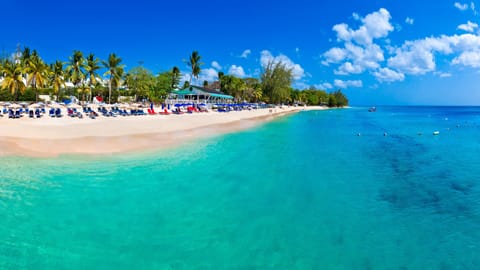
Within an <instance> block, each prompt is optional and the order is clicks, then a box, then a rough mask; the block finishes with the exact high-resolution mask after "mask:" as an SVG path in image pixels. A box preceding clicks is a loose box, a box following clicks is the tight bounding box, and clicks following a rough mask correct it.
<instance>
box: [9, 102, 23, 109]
mask: <svg viewBox="0 0 480 270" xmlns="http://www.w3.org/2000/svg"><path fill="white" fill-rule="evenodd" d="M8 107H9V108H11V109H19V108H22V105H20V104H16V103H14V104H10V105H9V106H8Z"/></svg>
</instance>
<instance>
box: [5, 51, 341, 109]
mask: <svg viewBox="0 0 480 270" xmlns="http://www.w3.org/2000/svg"><path fill="white" fill-rule="evenodd" d="M200 60H201V56H200V54H199V53H198V52H197V51H193V52H192V54H191V55H190V56H189V58H188V60H187V61H186V64H187V66H189V67H190V74H189V76H188V80H185V81H184V82H183V83H182V82H181V78H182V74H181V72H180V69H179V68H178V67H176V66H175V67H172V68H171V69H170V70H168V71H164V72H160V73H158V74H154V73H153V72H152V71H150V70H148V69H147V68H145V67H143V66H137V67H134V68H131V69H130V70H128V71H125V68H124V65H123V64H122V58H120V57H118V56H117V55H116V54H114V53H112V54H110V55H109V57H108V59H107V60H105V61H101V60H100V59H98V58H97V57H96V56H95V55H94V54H93V53H90V54H89V55H87V56H86V57H85V56H84V54H83V53H82V52H81V51H74V52H73V54H72V56H70V57H69V59H68V61H67V62H61V61H55V62H54V63H51V64H47V63H45V61H43V59H42V58H41V57H40V55H39V54H38V52H37V51H36V50H33V51H31V50H30V49H29V48H27V47H25V48H23V49H22V48H19V49H17V51H16V52H15V53H14V54H13V56H12V57H4V58H3V59H0V78H2V79H3V81H2V82H1V90H0V100H14V101H16V100H22V101H38V99H39V95H50V97H51V98H52V99H57V100H63V99H64V98H68V97H69V96H72V95H73V96H76V97H77V98H78V99H80V100H91V98H92V97H93V96H96V95H100V96H102V97H105V99H106V100H107V101H108V102H109V103H111V102H117V101H119V97H120V96H123V97H130V99H131V100H145V99H147V100H150V101H154V102H160V101H162V100H164V99H165V98H166V97H167V96H168V94H169V93H170V92H172V91H173V90H175V89H178V88H180V87H181V88H186V87H188V86H190V85H191V84H192V79H193V78H195V79H197V80H198V77H199V74H200V72H201V67H202V65H203V63H202V62H200ZM101 71H104V72H103V73H101ZM184 78H185V77H184ZM292 81H293V75H292V70H291V69H289V68H288V67H287V66H286V65H285V64H284V63H282V62H273V61H272V62H269V63H268V64H267V65H266V66H265V67H263V71H262V73H261V75H260V78H238V77H235V76H233V75H225V74H224V73H223V72H219V73H218V80H217V81H213V82H209V81H204V82H203V87H206V88H209V89H218V90H221V91H222V92H225V93H227V94H229V95H232V96H233V97H235V100H236V101H239V102H242V101H248V102H266V103H273V104H280V103H284V104H285V103H288V104H293V103H295V104H301V105H303V104H306V105H328V106H332V107H334V106H337V107H340V106H346V105H348V99H347V98H346V96H345V95H344V94H343V93H342V92H341V91H340V90H337V91H335V92H332V93H327V92H326V91H324V90H319V89H315V88H314V87H311V88H309V89H306V90H295V89H292V87H291V85H292Z"/></svg>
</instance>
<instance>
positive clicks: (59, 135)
mask: <svg viewBox="0 0 480 270" xmlns="http://www.w3.org/2000/svg"><path fill="white" fill-rule="evenodd" d="M324 109H326V107H321V106H315V107H306V108H304V107H286V106H285V107H283V108H279V107H277V108H273V109H258V110H244V111H232V112H229V113H219V112H213V111H210V112H206V113H193V114H183V115H147V116H127V117H121V116H119V117H115V118H113V117H98V118H97V119H89V118H83V119H78V118H71V117H67V116H64V117H62V118H50V117H48V116H44V117H42V118H41V119H31V118H28V116H26V117H23V118H20V119H8V117H6V116H4V117H2V118H0V155H21V156H34V157H51V156H58V155H60V154H113V153H120V152H130V151H144V150H150V149H162V148H167V147H173V146H176V145H178V144H181V143H183V142H185V141H188V140H192V139H195V138H201V137H206V136H214V135H217V134H222V133H226V132H233V131H237V130H242V129H246V128H249V127H252V126H255V125H257V124H259V123H262V122H265V121H269V120H271V119H273V118H275V117H279V116H282V115H285V114H289V113H294V112H298V111H301V110H324ZM157 111H158V110H157Z"/></svg>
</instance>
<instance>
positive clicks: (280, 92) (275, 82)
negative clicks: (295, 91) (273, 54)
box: [261, 61, 293, 103]
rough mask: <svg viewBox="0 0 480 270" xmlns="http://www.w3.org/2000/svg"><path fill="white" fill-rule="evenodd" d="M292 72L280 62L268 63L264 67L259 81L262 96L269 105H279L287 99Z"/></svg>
mask: <svg viewBox="0 0 480 270" xmlns="http://www.w3.org/2000/svg"><path fill="white" fill-rule="evenodd" d="M292 79H293V76H292V70H291V69H289V68H287V67H286V66H285V64H283V63H282V62H276V63H275V62H274V61H270V62H268V63H267V65H266V66H265V67H264V69H263V72H262V75H261V81H262V90H263V93H264V95H265V96H266V97H267V98H268V101H269V102H270V103H280V102H284V101H286V100H288V99H289V97H290V92H291V88H290V85H291V84H292Z"/></svg>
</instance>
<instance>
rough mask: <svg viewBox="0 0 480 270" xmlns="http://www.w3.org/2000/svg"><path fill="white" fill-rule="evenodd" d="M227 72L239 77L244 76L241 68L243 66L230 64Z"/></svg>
mask: <svg viewBox="0 0 480 270" xmlns="http://www.w3.org/2000/svg"><path fill="white" fill-rule="evenodd" d="M228 74H230V75H233V76H236V77H239V78H243V77H245V71H244V70H243V67H241V66H236V65H231V66H230V68H229V69H228Z"/></svg>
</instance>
